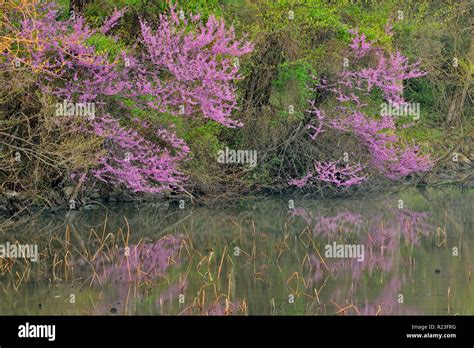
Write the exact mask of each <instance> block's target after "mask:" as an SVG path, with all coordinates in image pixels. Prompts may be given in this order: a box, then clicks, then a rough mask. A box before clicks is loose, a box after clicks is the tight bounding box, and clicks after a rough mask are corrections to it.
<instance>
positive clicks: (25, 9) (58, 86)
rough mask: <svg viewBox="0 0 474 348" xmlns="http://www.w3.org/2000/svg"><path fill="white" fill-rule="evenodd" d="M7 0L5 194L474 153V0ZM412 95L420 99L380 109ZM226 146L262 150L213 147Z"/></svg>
mask: <svg viewBox="0 0 474 348" xmlns="http://www.w3.org/2000/svg"><path fill="white" fill-rule="evenodd" d="M0 6H1V10H0V11H1V12H0V15H1V18H2V19H1V21H2V26H1V27H0V36H1V41H0V79H1V81H2V84H1V87H0V103H1V109H0V146H1V152H0V196H1V197H3V198H2V201H0V205H2V206H5V205H9V206H8V209H9V210H11V211H17V210H21V209H23V208H24V207H28V206H31V205H40V206H44V205H48V206H55V205H58V204H59V205H61V204H62V205H66V206H67V205H71V204H72V206H75V205H76V204H77V203H84V202H86V201H87V200H90V199H91V197H93V196H94V197H97V196H98V197H102V198H104V197H107V196H108V195H109V194H110V193H111V192H114V191H115V192H117V191H120V192H134V193H135V194H154V195H156V194H160V195H161V194H163V193H166V194H169V193H170V192H184V193H186V194H187V195H189V196H191V197H202V196H207V197H212V196H215V195H217V194H219V195H223V194H229V193H244V192H249V191H259V190H262V189H266V188H269V189H272V190H274V189H287V188H288V187H292V185H293V186H296V187H299V188H301V189H306V190H322V189H324V190H329V191H331V192H333V193H340V192H351V191H352V190H355V189H358V188H359V189H360V188H361V187H362V188H370V187H374V186H378V185H380V184H383V183H386V182H390V181H394V180H400V179H404V178H407V177H416V178H418V179H419V180H421V179H422V180H423V181H427V180H428V179H429V176H428V175H429V173H435V172H437V171H440V170H441V171H446V170H447V169H450V168H451V167H453V168H454V169H456V168H457V169H459V168H460V167H462V166H465V165H467V166H469V165H470V159H469V158H470V157H472V151H473V150H472V143H471V142H472V129H473V127H472V126H473V122H472V111H473V110H472V83H471V82H472V71H473V69H472V56H473V48H472V22H471V18H472V15H473V13H472V12H473V9H472V6H470V4H469V1H441V0H437V1H428V0H425V1H416V2H415V1H410V0H406V1H392V0H388V1H384V2H370V1H353V2H349V1H348V2H345V1H336V2H334V1H323V0H307V1H304V0H293V1H290V0H281V1H252V0H237V1H232V0H221V1H219V0H202V1H186V2H182V3H171V2H165V1H154V0H153V1H152V0H120V1H112V0H103V1H95V0H87V1H80V0H71V1H65V0H62V1H58V2H57V3H53V2H46V1H37V0H35V1H24V0H6V1H3V2H2V3H1V5H0ZM405 103H406V104H407V105H410V110H411V111H417V112H412V113H407V114H403V113H400V114H397V113H396V112H395V116H394V115H392V114H390V115H386V114H384V113H383V112H382V111H381V110H382V109H383V108H385V110H386V108H387V107H388V108H390V109H389V110H390V111H393V110H394V109H395V110H403V109H402V108H400V107H401V106H403V105H405ZM412 106H413V110H412V108H411V107H412ZM397 107H398V109H397ZM405 111H406V110H405ZM385 113H386V112H385ZM225 149H231V150H232V149H233V150H241V151H245V152H255V153H256V154H257V161H256V165H249V164H248V163H246V164H245V163H221V162H222V161H219V160H218V158H219V153H222V151H224V150H225ZM453 154H454V155H455V156H454V157H455V159H456V160H454V161H453V160H452V158H453ZM230 162H232V161H230ZM234 162H235V161H234ZM361 185H362V186H361ZM92 193H93V194H92Z"/></svg>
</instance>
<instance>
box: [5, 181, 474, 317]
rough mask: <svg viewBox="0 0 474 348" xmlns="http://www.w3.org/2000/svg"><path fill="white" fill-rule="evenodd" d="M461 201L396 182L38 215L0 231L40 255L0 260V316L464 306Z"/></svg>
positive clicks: (465, 214)
mask: <svg viewBox="0 0 474 348" xmlns="http://www.w3.org/2000/svg"><path fill="white" fill-rule="evenodd" d="M473 203H474V190H472V189H470V190H464V191H461V190H457V189H452V188H449V189H444V190H439V189H436V190H435V189H427V190H421V191H420V190H417V189H403V190H400V191H397V192H391V193H384V194H374V195H368V196H357V197H351V198H345V199H331V200H329V199H322V198H314V197H303V196H292V197H272V198H249V199H245V200H242V201H241V202H239V203H238V204H232V205H226V206H222V207H212V208H206V207H197V208H192V207H190V206H189V207H188V206H185V207H184V209H180V207H179V206H177V205H173V204H172V205H168V204H141V205H134V204H128V205H117V206H115V207H108V208H107V209H106V208H104V207H98V208H97V209H94V210H84V211H72V212H64V213H60V214H59V213H58V214H55V215H48V216H46V215H44V216H40V217H36V218H34V219H31V220H28V221H25V222H23V223H21V225H18V226H16V227H15V228H13V229H8V230H4V231H3V232H0V245H3V246H4V249H5V248H7V246H8V247H9V248H12V245H14V246H16V247H18V246H20V245H22V246H25V245H29V246H32V247H33V245H36V246H37V248H38V253H39V255H38V260H36V262H35V260H34V259H33V257H32V255H33V250H34V249H33V248H32V249H31V252H32V254H31V255H30V258H28V257H27V255H23V256H24V257H23V258H18V257H14V254H12V253H10V254H9V255H6V254H5V255H4V257H3V258H0V287H1V289H0V290H1V292H0V314H1V315H10V314H11V315H20V314H31V315H42V314H45V315H46V314H49V315H60V314H61V315H63V314H64V315H103V314H108V315H123V314H138V315H141V314H143V315H160V314H162V315H170V314H171V315H175V314H181V315H187V314H193V315H194V314H196V315H224V314H234V315H236V314H237V315H240V314H244V315H245V314H250V315H402V314H408V315H410V314H434V315H442V314H451V315H455V314H460V315H466V314H468V315H473V314H474V292H473V282H472V269H473V267H474V265H473V264H474V258H473V255H474V218H473V216H474V209H473ZM15 243H16V244H15ZM5 250H6V249H5ZM11 250H13V249H11ZM11 250H10V251H11ZM17 250H18V249H17Z"/></svg>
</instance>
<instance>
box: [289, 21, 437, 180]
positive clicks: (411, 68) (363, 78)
mask: <svg viewBox="0 0 474 348" xmlns="http://www.w3.org/2000/svg"><path fill="white" fill-rule="evenodd" d="M352 34H353V35H354V37H353V39H352V42H351V44H350V45H349V47H350V49H351V52H350V54H351V57H352V58H353V61H352V62H351V66H355V67H356V68H354V69H344V70H342V71H341V72H340V73H339V75H338V81H337V82H336V83H334V84H329V83H327V81H325V80H322V81H321V84H320V88H321V89H325V90H328V91H330V92H332V93H333V95H334V97H335V99H336V100H337V101H338V102H339V105H338V106H337V107H336V110H338V111H339V112H338V115H337V116H336V117H335V118H333V119H332V120H331V121H329V122H325V123H323V121H324V120H325V114H324V112H323V111H322V110H320V109H318V108H316V107H315V105H314V101H311V105H312V109H311V110H310V113H311V114H313V115H315V119H316V120H317V126H315V125H314V124H313V123H310V124H309V125H308V126H307V128H308V129H311V130H312V131H313V133H312V134H310V138H311V139H313V140H314V139H315V138H316V137H317V136H318V135H319V134H321V133H322V132H324V128H323V127H331V128H332V129H336V130H339V131H343V132H350V133H352V134H354V135H355V136H356V137H357V138H358V139H359V141H360V142H361V143H362V144H363V145H364V146H365V148H366V149H367V151H368V152H369V154H370V160H369V162H368V163H364V165H366V166H370V167H372V168H374V169H376V170H377V171H379V172H380V173H381V174H383V175H384V176H385V177H387V178H389V179H392V180H396V179H400V178H402V177H404V176H407V175H409V174H412V173H417V172H424V171H427V170H429V169H430V168H431V165H432V162H431V160H430V159H429V157H428V156H423V155H420V154H419V147H417V146H413V145H406V144H401V140H400V138H399V136H398V135H397V133H396V132H397V127H396V125H395V121H394V120H393V118H391V117H390V116H388V115H383V116H382V117H378V118H373V117H370V116H368V115H367V111H366V109H364V108H365V107H367V106H368V105H367V99H368V96H369V94H370V93H371V92H372V91H373V90H374V89H377V90H380V91H381V92H382V95H383V96H384V99H385V100H386V101H387V102H389V103H392V104H393V105H401V104H404V103H405V101H404V99H403V81H404V80H407V79H412V78H416V77H420V76H423V75H425V74H426V72H424V71H421V70H419V65H420V62H416V63H414V64H409V63H408V59H407V58H406V57H404V56H403V55H402V54H401V53H400V52H398V51H397V52H395V53H392V54H389V55H387V54H386V53H385V52H384V51H383V50H382V49H381V48H379V47H375V46H374V45H373V42H370V41H367V38H366V36H365V35H364V34H359V33H358V31H357V30H355V31H352ZM370 54H372V57H374V58H375V61H376V63H375V65H374V66H368V67H367V66H364V67H362V68H359V69H357V65H358V64H357V63H359V62H361V61H363V60H364V58H365V57H366V56H368V55H370ZM338 163H339V161H334V162H331V163H320V162H318V161H316V162H315V166H316V173H317V176H315V179H317V180H319V181H323V182H328V183H331V184H334V185H336V186H338V187H349V186H353V185H358V184H360V183H361V182H363V181H365V179H366V178H367V175H361V172H362V170H363V168H362V167H361V165H360V164H355V165H348V164H346V166H345V168H343V169H341V168H340V167H338V166H337V164H338ZM311 177H312V174H311V173H308V174H307V175H306V176H305V177H304V178H302V179H294V180H291V181H290V182H289V183H290V184H292V185H296V186H298V187H302V186H305V185H306V184H307V183H308V181H309V180H310V179H311Z"/></svg>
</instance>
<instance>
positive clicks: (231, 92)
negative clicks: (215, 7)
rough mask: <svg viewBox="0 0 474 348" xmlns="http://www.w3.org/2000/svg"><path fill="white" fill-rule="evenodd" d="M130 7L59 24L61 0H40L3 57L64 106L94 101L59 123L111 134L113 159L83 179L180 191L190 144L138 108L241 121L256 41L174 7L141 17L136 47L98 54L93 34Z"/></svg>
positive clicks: (21, 19) (16, 20)
mask: <svg viewBox="0 0 474 348" xmlns="http://www.w3.org/2000/svg"><path fill="white" fill-rule="evenodd" d="M23 5H24V4H23ZM125 11H126V9H124V10H121V11H116V12H115V13H114V14H113V15H112V16H111V17H110V18H109V19H108V20H107V21H106V22H105V23H104V24H103V26H102V27H101V28H99V29H92V28H90V27H89V26H88V25H87V23H86V22H85V20H84V18H83V17H80V16H78V17H71V18H69V19H68V20H64V21H60V20H58V19H57V17H58V10H57V6H56V5H55V4H54V3H52V2H40V1H32V2H31V3H30V4H29V5H28V6H23V11H16V12H14V14H13V13H12V16H11V17H10V18H12V20H11V21H9V22H8V23H7V28H6V33H7V34H8V35H7V37H10V38H12V40H15V42H11V43H9V44H8V46H7V47H6V49H4V50H3V51H2V52H1V53H0V54H1V61H0V64H1V65H2V68H6V67H8V68H11V67H13V68H15V67H19V66H21V67H22V68H24V67H27V68H28V69H30V70H31V71H32V72H33V73H34V74H35V76H36V79H37V84H38V87H39V88H40V90H41V91H42V92H43V93H46V94H48V95H51V96H54V97H55V98H56V99H57V101H58V102H62V101H63V100H67V101H68V102H72V103H94V105H95V110H96V112H95V115H93V117H92V118H91V117H89V118H87V119H85V118H83V119H81V120H78V119H77V118H75V119H71V118H70V117H59V116H58V119H57V122H61V123H62V124H69V125H70V127H75V129H76V130H77V131H78V132H83V133H84V134H87V135H89V136H93V137H100V138H101V139H103V147H104V150H105V155H103V156H101V157H100V158H99V159H98V161H97V163H96V166H95V167H94V168H87V169H84V172H83V173H81V175H79V176H77V177H79V178H81V179H80V180H85V179H86V178H96V179H99V180H101V181H104V182H106V183H107V184H109V185H124V187H126V188H128V189H130V190H132V191H135V192H151V193H156V192H161V191H163V190H166V189H175V188H178V189H179V188H181V185H182V183H183V181H184V180H185V179H186V178H185V176H184V175H183V174H182V172H181V171H180V169H179V166H180V164H181V163H182V161H183V160H185V159H186V158H187V156H188V154H189V152H190V150H189V148H188V146H187V145H186V143H185V142H184V141H183V140H182V139H180V138H179V137H178V136H177V135H176V134H175V132H174V131H173V128H172V127H165V126H164V125H159V124H156V122H153V120H151V119H138V118H136V117H133V116H132V113H131V109H132V108H140V109H142V110H145V111H146V110H150V111H154V112H155V113H156V112H158V113H167V114H171V115H175V116H177V117H201V118H204V119H208V120H213V121H215V122H217V123H219V124H222V125H223V126H226V127H238V126H241V124H240V123H239V122H238V121H236V120H233V119H232V118H231V115H232V112H233V111H234V110H235V109H236V107H237V101H236V100H237V97H236V92H235V89H234V86H233V82H234V80H236V79H238V78H239V74H238V64H235V62H236V59H238V57H240V56H242V55H245V54H247V53H249V52H251V50H252V45H251V44H250V43H249V42H246V41H243V40H240V39H237V38H236V36H235V33H234V29H233V28H232V27H230V28H228V27H226V25H225V23H224V21H223V20H221V19H217V18H216V17H214V16H210V17H209V18H208V20H207V21H206V22H203V21H201V19H200V17H199V15H193V14H184V13H183V12H182V11H177V9H176V7H175V6H174V5H170V8H169V13H167V14H161V15H160V18H159V23H146V22H145V21H143V20H142V21H140V29H141V36H140V39H139V42H137V43H136V45H135V46H134V47H127V48H123V49H120V50H119V51H118V52H115V54H112V53H111V52H107V51H98V50H97V49H96V47H94V45H92V44H90V42H91V41H93V40H92V39H93V38H94V37H97V36H98V35H99V36H100V35H101V36H105V35H108V34H109V33H110V32H111V31H113V28H114V26H115V25H116V24H117V23H118V21H119V20H120V18H121V17H122V16H123V14H124V12H125ZM108 38H109V39H110V40H116V39H115V38H114V37H113V36H110V35H109V36H108ZM91 156H92V154H91ZM73 174H78V173H73Z"/></svg>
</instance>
